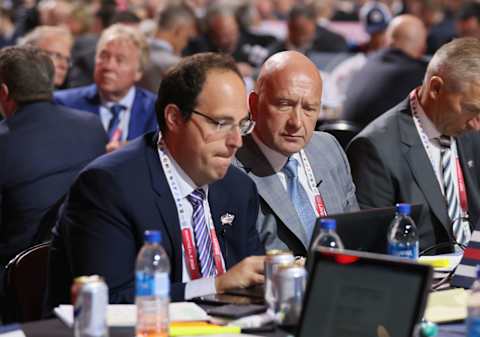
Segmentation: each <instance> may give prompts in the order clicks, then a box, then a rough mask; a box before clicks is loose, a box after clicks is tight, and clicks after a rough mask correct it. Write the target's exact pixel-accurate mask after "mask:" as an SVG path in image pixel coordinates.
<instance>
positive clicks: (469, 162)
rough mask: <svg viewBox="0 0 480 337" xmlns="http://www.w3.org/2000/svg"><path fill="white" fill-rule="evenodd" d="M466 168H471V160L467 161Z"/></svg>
mask: <svg viewBox="0 0 480 337" xmlns="http://www.w3.org/2000/svg"><path fill="white" fill-rule="evenodd" d="M467 166H468V167H469V168H472V167H473V160H469V161H467Z"/></svg>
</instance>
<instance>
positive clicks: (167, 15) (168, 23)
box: [158, 4, 196, 30]
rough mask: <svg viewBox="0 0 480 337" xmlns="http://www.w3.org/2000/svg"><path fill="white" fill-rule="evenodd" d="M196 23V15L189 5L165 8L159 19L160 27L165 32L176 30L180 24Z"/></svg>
mask: <svg viewBox="0 0 480 337" xmlns="http://www.w3.org/2000/svg"><path fill="white" fill-rule="evenodd" d="M182 21H191V22H196V17H195V13H194V12H193V10H192V9H191V8H190V7H188V6H187V5H183V4H181V5H171V6H168V7H167V8H165V10H164V11H162V13H161V14H160V17H159V18H158V27H159V28H161V29H163V30H168V29H172V28H174V27H175V26H176V25H177V23H178V22H182Z"/></svg>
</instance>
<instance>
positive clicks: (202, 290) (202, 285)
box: [185, 277, 217, 300]
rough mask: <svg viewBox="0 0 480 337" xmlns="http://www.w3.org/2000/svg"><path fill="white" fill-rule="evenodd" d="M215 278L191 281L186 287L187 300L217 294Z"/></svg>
mask: <svg viewBox="0 0 480 337" xmlns="http://www.w3.org/2000/svg"><path fill="white" fill-rule="evenodd" d="M216 293H217V289H216V288H215V277H204V278H199V279H197V280H193V281H189V282H187V284H186V285H185V300H190V299H192V298H194V297H200V296H205V295H212V294H216Z"/></svg>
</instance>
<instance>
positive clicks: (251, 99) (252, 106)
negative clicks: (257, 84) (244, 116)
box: [248, 91, 258, 120]
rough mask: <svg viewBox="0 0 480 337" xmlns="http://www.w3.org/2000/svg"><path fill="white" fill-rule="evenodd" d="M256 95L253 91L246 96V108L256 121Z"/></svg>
mask: <svg viewBox="0 0 480 337" xmlns="http://www.w3.org/2000/svg"><path fill="white" fill-rule="evenodd" d="M257 107H258V94H257V93H256V92H255V91H252V92H251V93H250V95H248V108H249V110H250V113H251V114H252V119H253V120H257V113H258V108H257Z"/></svg>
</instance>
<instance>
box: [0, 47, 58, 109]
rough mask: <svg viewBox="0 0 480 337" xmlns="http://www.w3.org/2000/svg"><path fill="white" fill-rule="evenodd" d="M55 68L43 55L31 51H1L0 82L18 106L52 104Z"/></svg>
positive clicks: (42, 52)
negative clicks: (29, 103) (31, 103)
mask: <svg viewBox="0 0 480 337" xmlns="http://www.w3.org/2000/svg"><path fill="white" fill-rule="evenodd" d="M54 72H55V68H54V66H53V62H52V60H51V59H50V56H48V55H47V54H46V53H45V52H44V51H42V50H40V49H37V48H33V47H29V46H23V47H7V48H4V49H1V50H0V82H1V83H4V84H5V85H6V86H7V87H8V92H9V95H10V97H11V98H12V99H13V100H14V101H15V102H17V103H20V104H21V103H28V102H32V101H44V100H51V99H52V93H53V86H54V84H53V78H54V76H53V75H54Z"/></svg>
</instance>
